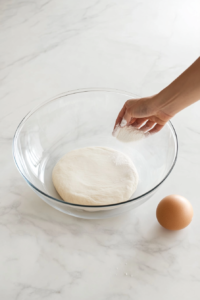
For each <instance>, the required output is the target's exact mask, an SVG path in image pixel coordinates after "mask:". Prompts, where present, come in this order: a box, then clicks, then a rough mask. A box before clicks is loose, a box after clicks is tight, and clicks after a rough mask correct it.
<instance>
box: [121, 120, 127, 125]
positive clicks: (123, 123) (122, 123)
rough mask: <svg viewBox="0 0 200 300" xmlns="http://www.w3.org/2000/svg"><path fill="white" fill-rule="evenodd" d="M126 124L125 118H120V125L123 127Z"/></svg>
mask: <svg viewBox="0 0 200 300" xmlns="http://www.w3.org/2000/svg"><path fill="white" fill-rule="evenodd" d="M126 124H127V121H126V120H125V119H122V121H121V124H120V126H121V127H124V126H126Z"/></svg>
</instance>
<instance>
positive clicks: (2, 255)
mask: <svg viewBox="0 0 200 300" xmlns="http://www.w3.org/2000/svg"><path fill="white" fill-rule="evenodd" d="M199 11H200V2H199V0H192V1H189V0H183V1H180V0H173V1H172V0H168V1H167V0H164V1H159V0H151V1H147V0H146V1H141V0H125V1H119V0H111V1H106V0H102V1H92V0H86V1H81V0H75V1H69V0H50V1H48V0H46V1H44V0H41V1H28V0H26V1H20V0H16V1H11V0H7V1H1V2H0V24H1V26H0V41H1V47H0V105H1V109H0V149H1V150H0V153H1V155H0V178H1V181H0V194H1V197H0V238H1V246H0V298H1V299H3V300H11V299H12V300H14V299H15V300H24V299H25V300H27V299H29V300H37V299H40V300H41V299H48V300H61V299H69V300H79V299H81V300H93V299H96V300H132V299H133V300H146V299H151V300H158V299H159V300H160V299H162V300H169V299H177V300H179V299H181V300H188V299H193V300H198V299H199V297H200V296H199V294H200V256H199V253H200V235H199V228H200V190H199V173H200V103H196V104H195V105H193V106H191V107H190V108H188V109H186V110H184V111H182V112H181V113H179V114H178V115H177V116H176V117H175V118H174V120H173V123H174V125H175V127H176V130H177V133H178V136H179V145H180V150H179V158H178V162H177V165H176V167H175V169H174V171H173V173H172V174H171V175H170V177H169V178H168V180H167V181H166V182H165V184H164V185H163V186H162V187H161V189H160V190H159V192H158V193H157V194H156V195H155V196H154V197H153V198H152V199H151V200H149V201H148V202H147V203H145V204H144V205H142V206H141V207H139V208H137V209H136V210H134V211H132V212H130V213H127V214H125V215H122V216H120V217H117V218H113V219H107V220H97V221H94V220H82V219H76V218H73V217H70V216H67V215H64V214H62V213H59V212H58V211H56V210H54V209H53V208H51V207H49V206H48V205H47V204H45V203H44V202H42V200H41V199H39V198H38V197H37V196H36V195H35V194H34V193H33V192H32V191H31V189H30V188H29V187H28V186H27V185H26V183H25V182H24V180H23V179H22V177H21V176H20V174H19V173H18V172H17V170H16V168H15V166H14V163H13V159H12V153H11V144H12V137H13V134H14V131H15V129H16V127H17V125H18V123H19V122H20V121H21V119H22V118H23V117H24V115H25V114H26V113H27V112H28V111H29V110H30V109H32V108H33V107H35V106H36V105H38V104H40V103H42V101H44V100H45V99H48V98H50V97H52V96H54V95H57V94H59V93H62V92H64V91H67V90H71V89H76V88H86V87H101V86H104V87H110V88H118V89H122V90H127V91H130V92H132V93H135V94H138V95H139V96H147V95H151V94H153V93H156V92H158V91H160V90H161V89H162V88H164V87H165V86H166V85H167V84H169V83H170V82H171V81H172V80H173V79H175V78H176V77H177V76H178V75H179V74H180V73H181V72H182V71H183V70H184V69H185V68H187V67H188V66H189V65H190V64H191V63H192V62H193V61H194V60H195V59H196V58H197V57H198V56H199V55H200V18H199ZM188 174H189V176H188ZM171 193H179V194H182V195H183V196H185V197H187V198H188V199H189V200H190V201H191V203H192V205H193V208H194V219H193V222H192V223H191V225H190V226H189V227H188V228H186V229H185V230H182V231H180V232H168V231H166V230H164V229H162V228H161V227H160V226H159V224H158V223H157V221H156V217H155V210H156V206H157V204H158V202H159V201H160V199H162V197H164V196H165V195H167V194H171Z"/></svg>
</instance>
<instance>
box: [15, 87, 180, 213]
mask: <svg viewBox="0 0 200 300" xmlns="http://www.w3.org/2000/svg"><path fill="white" fill-rule="evenodd" d="M87 92H111V93H118V94H123V95H127V97H133V98H139V97H138V96H137V95H136V94H133V93H131V92H127V91H123V90H118V89H112V88H103V87H100V88H86V89H76V90H70V91H67V92H64V93H61V94H58V95H57V96H54V97H52V98H50V99H47V100H46V101H44V102H42V104H40V105H38V106H36V107H35V108H33V109H32V110H30V111H29V112H28V113H27V115H25V117H24V118H23V119H22V120H21V122H20V123H19V125H18V126H17V129H16V131H15V133H14V137H13V142H12V154H13V159H14V162H15V165H16V167H17V169H18V171H19V173H20V174H21V175H22V177H23V178H24V179H25V181H26V182H27V183H28V185H29V186H30V187H31V188H33V190H36V192H38V193H39V194H42V195H43V196H45V197H47V198H49V199H51V200H54V201H57V202H60V203H62V204H64V205H65V204H66V205H68V206H69V205H70V206H74V207H79V208H85V207H91V208H98V207H99V208H103V207H114V206H116V207H117V206H120V205H123V204H127V203H130V202H132V201H136V200H139V199H141V198H143V197H144V196H147V195H148V194H151V193H152V192H153V191H155V190H156V189H157V188H158V187H159V186H160V185H161V184H162V183H163V182H164V181H165V180H166V179H167V177H168V176H169V175H170V173H171V172H172V170H173V168H174V166H175V164H176V161H177V156H178V137H177V133H176V131H175V128H174V126H173V124H172V122H171V121H170V120H169V121H168V122H167V124H166V125H169V127H170V128H171V130H172V132H173V133H174V137H175V156H174V160H173V162H172V164H171V166H170V168H169V171H168V172H167V174H166V175H165V176H164V178H163V179H162V180H161V181H160V182H159V183H158V184H157V185H155V186H154V187H153V188H152V189H150V190H149V191H147V192H146V193H144V194H142V195H140V196H138V197H135V198H133V199H129V200H127V201H124V202H119V203H114V204H107V205H82V204H76V203H70V202H66V201H64V200H60V199H57V198H55V197H52V196H50V195H48V194H46V193H45V192H43V191H41V190H40V189H39V188H37V187H36V186H35V185H34V184H32V183H31V182H30V181H29V180H28V179H27V178H26V176H25V175H24V173H23V169H22V170H21V168H20V166H19V165H18V163H17V158H16V155H15V154H16V147H17V146H16V142H17V138H18V135H19V133H20V130H21V128H22V126H23V124H24V123H25V122H26V120H27V119H28V118H29V117H30V116H31V115H32V114H34V113H35V112H36V111H37V110H39V109H40V108H41V107H43V106H45V105H46V104H48V103H50V102H52V101H54V100H57V99H59V98H62V97H64V96H69V95H73V94H79V93H87Z"/></svg>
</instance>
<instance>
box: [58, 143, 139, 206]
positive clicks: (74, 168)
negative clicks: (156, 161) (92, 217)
mask: <svg viewBox="0 0 200 300" xmlns="http://www.w3.org/2000/svg"><path fill="white" fill-rule="evenodd" d="M52 179H53V184H54V186H55V188H56V190H57V192H58V193H59V195H60V196H61V198H62V199H63V200H64V201H66V202H70V203H76V204H82V205H107V204H114V203H119V202H124V201H127V200H129V199H130V197H131V196H132V194H133V193H134V192H135V190H136V188H137V184H138V175H137V171H136V169H135V166H134V164H133V162H132V160H131V159H130V158H129V157H128V156H127V155H125V154H123V153H121V152H119V151H116V150H113V149H110V148H103V147H88V148H82V149H78V150H74V151H71V152H69V153H67V154H66V155H65V156H64V157H62V158H61V159H60V160H59V161H58V163H57V164H56V166H55V167H54V169H53V173H52Z"/></svg>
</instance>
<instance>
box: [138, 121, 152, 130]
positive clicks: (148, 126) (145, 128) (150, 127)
mask: <svg viewBox="0 0 200 300" xmlns="http://www.w3.org/2000/svg"><path fill="white" fill-rule="evenodd" d="M155 125H156V123H155V122H153V121H150V120H149V121H147V122H146V124H144V126H142V127H141V128H140V130H142V131H144V132H146V131H149V130H150V129H152V128H153V127H154V126H155Z"/></svg>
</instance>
